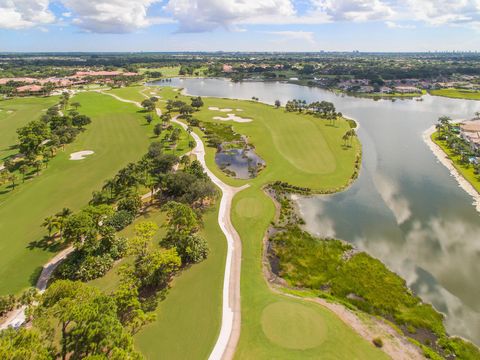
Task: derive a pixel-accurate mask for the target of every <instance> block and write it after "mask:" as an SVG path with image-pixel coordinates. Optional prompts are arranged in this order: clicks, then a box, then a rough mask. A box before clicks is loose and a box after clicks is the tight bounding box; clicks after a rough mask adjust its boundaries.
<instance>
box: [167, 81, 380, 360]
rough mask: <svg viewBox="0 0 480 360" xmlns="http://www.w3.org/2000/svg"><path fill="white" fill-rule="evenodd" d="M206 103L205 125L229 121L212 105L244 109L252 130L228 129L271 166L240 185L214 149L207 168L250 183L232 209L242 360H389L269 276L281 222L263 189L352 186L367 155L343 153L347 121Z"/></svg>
mask: <svg viewBox="0 0 480 360" xmlns="http://www.w3.org/2000/svg"><path fill="white" fill-rule="evenodd" d="M173 96H175V92H173V91H171V90H169V89H165V90H162V97H163V98H164V99H169V98H173ZM203 100H204V102H205V106H204V107H203V108H202V109H201V110H200V112H198V113H195V114H194V117H196V118H198V119H200V120H202V121H214V120H213V119H212V118H213V117H214V116H219V115H220V116H221V115H222V113H221V112H220V113H219V112H218V111H211V110H208V107H209V106H216V107H219V108H230V109H242V110H243V111H242V112H238V111H237V112H235V110H234V111H232V112H234V113H236V114H237V115H239V116H241V117H244V118H251V119H253V121H252V122H248V123H236V122H232V121H229V122H227V123H228V124H231V125H233V128H234V130H235V131H236V132H238V133H240V134H242V135H246V136H247V137H248V141H249V142H250V143H251V144H253V145H254V146H255V151H256V153H257V154H258V155H259V156H260V157H261V158H262V159H263V160H265V161H266V164H267V165H266V168H265V169H264V170H262V171H261V172H260V174H259V176H258V177H257V178H255V179H250V180H237V179H233V178H231V177H228V176H227V175H225V174H224V173H223V172H222V171H221V170H220V169H219V168H218V167H217V166H216V164H215V160H214V157H215V152H216V150H215V149H214V148H210V147H207V157H206V161H207V165H208V167H209V168H210V169H211V170H212V171H213V172H214V173H215V174H216V175H217V176H218V177H220V178H221V179H222V180H223V181H224V182H226V183H228V184H231V185H242V184H245V183H248V184H250V187H249V188H247V189H246V190H243V191H242V192H240V193H239V194H238V195H237V196H236V197H235V198H234V201H233V207H232V221H233V224H234V225H235V228H236V229H237V231H238V232H239V234H240V237H241V239H242V245H243V249H242V275H241V299H242V327H241V334H240V342H239V345H238V348H237V354H236V358H238V359H272V358H274V359H296V358H302V359H305V358H307V359H314V358H315V359H318V358H325V359H386V358H387V356H386V355H385V354H384V353H383V352H382V351H381V350H379V349H377V348H375V347H374V346H373V345H372V344H370V343H368V342H367V341H365V340H363V339H362V338H361V337H360V336H359V335H358V334H357V333H356V332H355V331H354V330H352V329H351V328H350V327H348V326H347V325H346V324H344V323H343V322H342V321H341V320H340V319H339V318H338V317H337V316H336V315H334V314H333V313H332V312H330V311H329V310H327V309H325V308H323V307H321V306H319V305H316V304H312V303H310V302H308V301H303V300H298V299H293V298H291V297H287V296H285V295H280V294H277V293H274V292H272V291H271V290H270V288H269V287H268V284H267V282H266V280H265V279H264V276H263V269H262V252H263V245H262V239H263V237H264V235H265V232H266V230H267V228H268V227H269V225H270V222H271V221H272V220H273V218H274V215H275V207H274V204H273V202H272V201H271V199H270V198H269V197H268V196H267V195H265V194H264V192H263V190H262V188H263V186H264V185H265V184H268V183H270V182H272V181H277V180H281V181H286V182H288V183H291V184H293V185H297V186H303V187H310V188H312V189H315V190H318V191H327V190H328V191H330V190H332V189H339V188H342V187H344V186H345V185H347V184H348V183H349V182H350V178H351V175H352V173H353V171H354V170H353V168H354V162H355V159H356V156H357V153H358V152H359V150H360V147H359V143H358V142H357V141H356V140H355V141H354V142H353V147H352V148H349V147H346V148H345V147H343V146H342V144H343V142H342V135H343V134H344V133H345V132H346V131H347V130H348V129H349V125H348V123H347V122H346V121H344V120H341V121H337V122H336V124H335V126H331V125H330V124H328V122H326V121H325V120H321V119H317V118H314V117H312V116H308V115H298V114H293V113H287V112H285V110H284V109H282V108H280V109H275V108H274V107H272V106H269V105H265V104H260V103H257V102H252V101H240V100H229V99H216V98H203ZM195 131H197V132H198V133H199V134H200V135H202V134H201V132H199V131H198V130H195ZM307 333H308V334H309V335H307Z"/></svg>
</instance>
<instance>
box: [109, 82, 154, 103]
mask: <svg viewBox="0 0 480 360" xmlns="http://www.w3.org/2000/svg"><path fill="white" fill-rule="evenodd" d="M143 90H145V87H144V86H128V87H122V88H118V89H112V90H108V91H106V92H107V93H112V94H115V95H117V96H120V97H121V98H123V99H127V100H132V101H138V102H139V103H141V102H142V101H143V100H145V99H146V97H145V96H144V95H142V93H141V91H143ZM147 90H148V88H147ZM145 94H146V95H147V96H150V95H149V93H148V92H147V91H145Z"/></svg>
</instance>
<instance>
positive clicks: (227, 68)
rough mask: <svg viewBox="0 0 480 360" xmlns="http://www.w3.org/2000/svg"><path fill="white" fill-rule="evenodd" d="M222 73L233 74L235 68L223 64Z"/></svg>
mask: <svg viewBox="0 0 480 360" xmlns="http://www.w3.org/2000/svg"><path fill="white" fill-rule="evenodd" d="M222 71H223V72H225V73H231V72H233V66H232V65H227V64H223V67H222Z"/></svg>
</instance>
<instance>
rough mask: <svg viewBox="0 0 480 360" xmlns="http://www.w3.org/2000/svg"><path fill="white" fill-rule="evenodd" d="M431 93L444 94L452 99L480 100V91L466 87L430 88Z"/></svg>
mask: <svg viewBox="0 0 480 360" xmlns="http://www.w3.org/2000/svg"><path fill="white" fill-rule="evenodd" d="M429 93H430V95H434V96H443V97H448V98H452V99H467V100H480V91H473V90H465V89H453V88H451V89H439V90H430V91H429Z"/></svg>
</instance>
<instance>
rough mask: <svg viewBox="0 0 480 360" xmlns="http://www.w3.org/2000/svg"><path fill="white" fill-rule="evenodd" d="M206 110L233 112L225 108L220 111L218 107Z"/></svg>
mask: <svg viewBox="0 0 480 360" xmlns="http://www.w3.org/2000/svg"><path fill="white" fill-rule="evenodd" d="M208 110H213V111H221V112H230V111H233V110H232V109H229V108H225V109H220V108H219V107H216V106H209V107H208Z"/></svg>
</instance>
